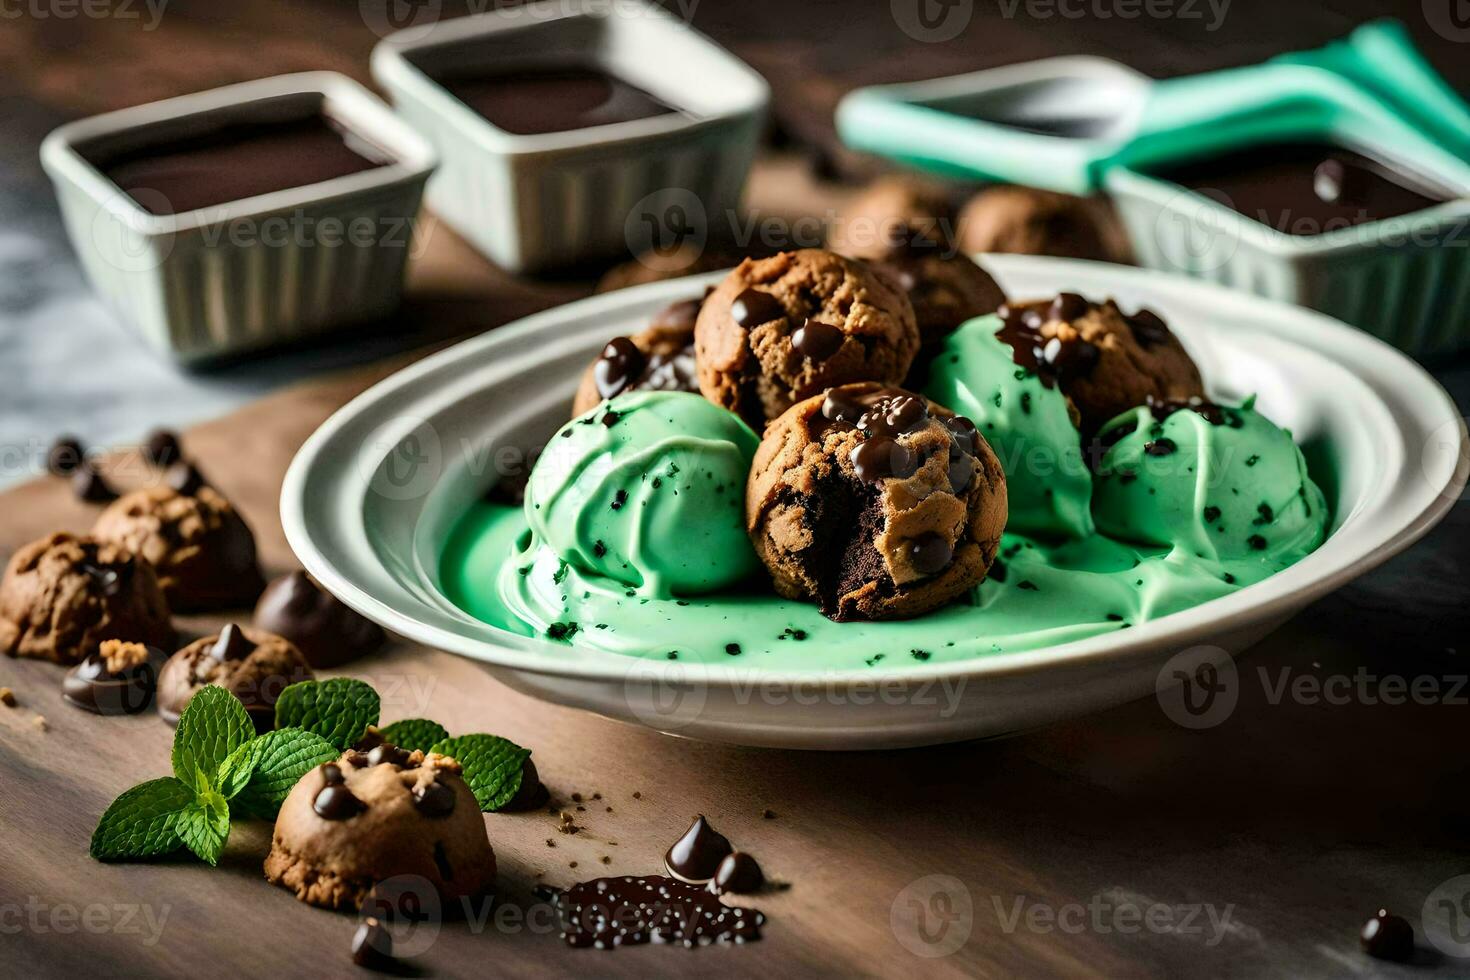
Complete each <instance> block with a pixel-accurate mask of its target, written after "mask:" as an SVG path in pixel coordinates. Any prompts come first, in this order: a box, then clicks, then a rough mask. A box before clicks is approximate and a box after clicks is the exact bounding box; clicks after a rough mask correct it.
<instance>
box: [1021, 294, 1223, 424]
mask: <svg viewBox="0 0 1470 980" xmlns="http://www.w3.org/2000/svg"><path fill="white" fill-rule="evenodd" d="M997 313H998V314H999V316H1000V318H1001V329H1000V331H999V333H998V334H997V336H998V337H999V338H1000V339H1001V340H1003V341H1005V342H1006V343H1007V344H1008V345H1010V348H1011V356H1012V358H1013V359H1014V360H1015V362H1016V363H1017V364H1018V365H1020V366H1021V367H1024V368H1027V369H1029V370H1032V371H1035V372H1036V373H1037V375H1038V376H1039V377H1040V378H1041V381H1042V383H1043V384H1045V385H1047V386H1048V387H1053V386H1054V387H1057V388H1060V389H1061V391H1062V393H1063V394H1064V395H1066V396H1067V397H1068V399H1070V400H1071V402H1072V404H1073V405H1074V406H1075V407H1076V410H1077V413H1078V416H1079V426H1078V427H1079V428H1080V429H1081V431H1082V436H1083V441H1084V442H1086V441H1087V440H1088V439H1090V438H1091V437H1092V435H1093V434H1094V433H1096V432H1097V431H1098V430H1099V429H1100V428H1102V426H1103V425H1104V423H1106V422H1108V421H1109V420H1111V419H1112V418H1114V417H1115V416H1117V415H1120V414H1121V413H1123V412H1126V411H1128V410H1129V409H1131V408H1137V407H1138V406H1139V405H1143V404H1145V403H1146V402H1147V401H1148V400H1149V399H1154V400H1155V401H1160V402H1169V401H1179V402H1187V401H1189V400H1190V399H1191V398H1203V397H1204V394H1205V389H1204V381H1203V380H1202V379H1201V378H1200V373H1199V368H1198V367H1196V366H1195V363H1194V360H1193V359H1192V358H1191V357H1190V356H1189V352H1188V351H1187V350H1185V349H1184V345H1183V344H1181V343H1180V342H1179V338H1178V337H1176V336H1175V335H1174V333H1173V331H1171V330H1170V329H1169V326H1168V324H1166V323H1165V322H1164V320H1163V318H1162V317H1160V316H1159V315H1158V314H1157V313H1154V312H1153V311H1152V310H1147V309H1139V310H1137V311H1135V312H1134V313H1131V314H1125V313H1124V312H1123V310H1122V309H1121V308H1120V307H1119V306H1118V304H1117V303H1116V302H1114V301H1113V300H1111V299H1108V300H1105V301H1103V302H1101V303H1094V302H1091V301H1090V300H1088V299H1086V298H1085V297H1083V296H1079V295H1078V294H1076V293H1061V294H1060V295H1058V296H1057V297H1056V298H1055V299H1045V300H1035V301H1031V302H1023V303H1008V304H1006V305H1005V306H1002V307H1001V308H1000V309H999V310H998V311H997Z"/></svg>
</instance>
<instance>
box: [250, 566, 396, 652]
mask: <svg viewBox="0 0 1470 980" xmlns="http://www.w3.org/2000/svg"><path fill="white" fill-rule="evenodd" d="M253 622H254V625H255V628H256V629H259V630H264V631H265V632H267V633H274V634H275V635H276V636H280V637H284V638H285V639H287V640H290V641H291V642H292V643H294V644H296V648H297V649H298V650H300V651H301V652H302V654H304V655H305V656H306V661H307V663H309V664H311V665H312V666H313V667H338V666H341V665H342V664H345V663H348V662H349V661H352V660H356V659H357V658H358V657H361V656H365V655H367V654H369V653H372V652H373V651H374V650H376V649H377V648H378V647H380V646H382V645H383V641H384V639H385V637H384V635H383V628H382V627H381V626H379V625H378V624H377V623H375V622H373V621H372V620H371V619H368V618H367V617H365V616H362V615H360V614H359V613H358V612H357V611H356V610H354V609H352V608H351V607H350V606H348V605H347V604H346V603H344V602H343V601H342V600H341V599H338V598H337V597H336V596H334V595H332V593H330V592H328V591H327V590H326V589H324V588H322V587H321V585H320V584H318V583H317V581H316V579H314V578H312V577H311V576H310V575H307V574H306V573H305V572H303V571H299V570H298V571H295V572H292V573H291V574H289V575H283V576H281V577H280V578H278V579H276V580H275V581H274V582H272V583H271V584H270V585H268V586H266V590H265V591H264V592H263V593H261V596H260V601H259V602H258V603H256V604H255V618H254V620H253Z"/></svg>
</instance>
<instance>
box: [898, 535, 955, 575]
mask: <svg viewBox="0 0 1470 980" xmlns="http://www.w3.org/2000/svg"><path fill="white" fill-rule="evenodd" d="M908 552H909V560H910V561H911V562H912V563H913V566H914V571H916V572H918V573H919V574H920V575H933V574H935V573H936V572H938V571H940V570H941V569H943V568H944V567H945V566H946V565H948V564H949V562H950V559H952V558H953V557H954V548H953V547H952V546H951V545H950V543H949V541H948V540H947V539H946V538H945V537H944V536H943V535H941V534H935V533H934V532H933V531H930V532H928V533H926V534H921V535H919V536H918V537H917V538H914V539H913V540H912V541H910V542H909V546H908Z"/></svg>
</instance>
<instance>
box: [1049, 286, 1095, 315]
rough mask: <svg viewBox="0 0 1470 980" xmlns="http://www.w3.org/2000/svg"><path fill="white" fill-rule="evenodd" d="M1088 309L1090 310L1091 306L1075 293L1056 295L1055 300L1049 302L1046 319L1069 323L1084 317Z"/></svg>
mask: <svg viewBox="0 0 1470 980" xmlns="http://www.w3.org/2000/svg"><path fill="white" fill-rule="evenodd" d="M1090 309H1092V304H1091V303H1089V302H1087V300H1086V299H1084V298H1083V297H1081V296H1078V295H1077V294H1076V293H1058V294H1057V298H1056V299H1054V300H1052V301H1051V311H1050V315H1049V317H1048V318H1049V319H1052V320H1064V321H1067V322H1071V321H1073V320H1080V319H1081V318H1082V317H1084V316H1086V315H1087V311H1088V310H1090Z"/></svg>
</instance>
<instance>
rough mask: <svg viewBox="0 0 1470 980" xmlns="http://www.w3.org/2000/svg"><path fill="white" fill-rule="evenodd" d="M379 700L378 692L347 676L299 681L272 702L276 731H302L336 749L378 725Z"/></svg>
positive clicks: (352, 741)
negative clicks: (370, 727) (323, 740)
mask: <svg viewBox="0 0 1470 980" xmlns="http://www.w3.org/2000/svg"><path fill="white" fill-rule="evenodd" d="M380 710H382V701H381V699H379V697H378V692H377V691H375V690H373V689H372V687H371V686H369V685H367V684H364V683H363V682H362V681H359V680H354V679H352V678H351V677H334V678H332V679H331V680H326V681H301V682H300V683H298V684H292V685H291V686H290V687H288V688H286V689H285V690H284V691H282V692H281V696H280V698H279V699H278V700H277V701H276V727H277V728H304V729H306V730H307V731H308V732H313V733H315V734H317V735H320V736H321V737H322V738H324V739H326V740H327V741H328V742H331V743H332V744H333V745H335V746H336V747H337V748H339V749H346V748H348V747H349V746H351V745H353V744H354V743H355V742H357V741H358V740H359V739H361V738H362V735H363V732H365V731H367V728H368V726H369V725H376V724H377V723H378V712H379V711H380Z"/></svg>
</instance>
